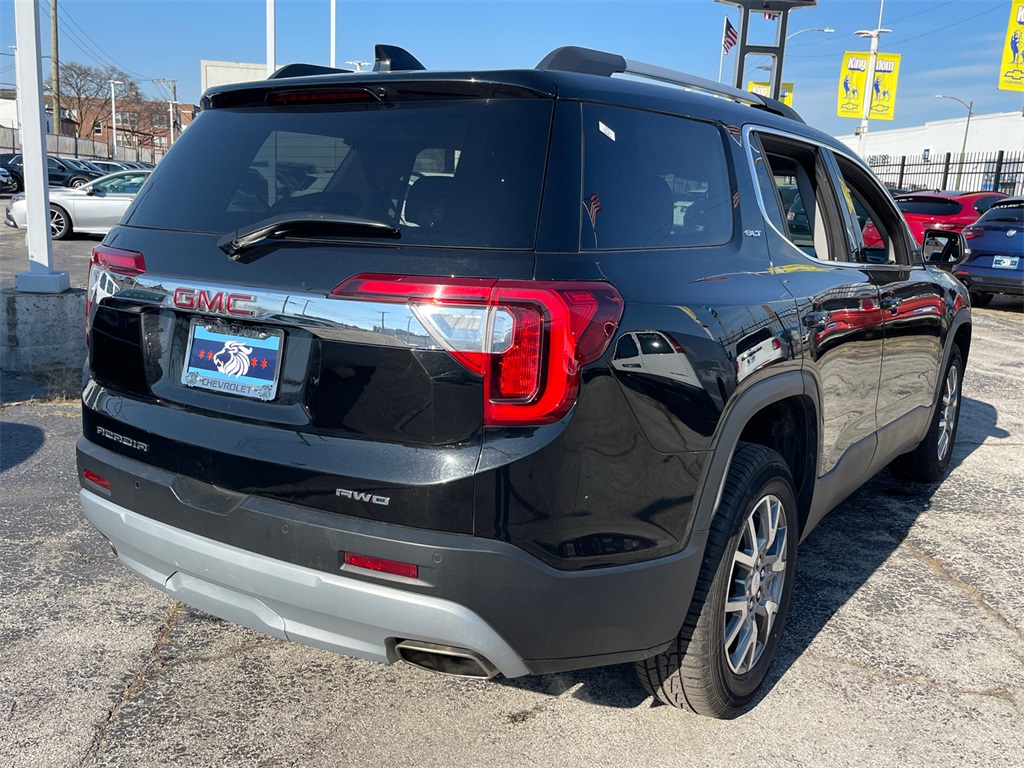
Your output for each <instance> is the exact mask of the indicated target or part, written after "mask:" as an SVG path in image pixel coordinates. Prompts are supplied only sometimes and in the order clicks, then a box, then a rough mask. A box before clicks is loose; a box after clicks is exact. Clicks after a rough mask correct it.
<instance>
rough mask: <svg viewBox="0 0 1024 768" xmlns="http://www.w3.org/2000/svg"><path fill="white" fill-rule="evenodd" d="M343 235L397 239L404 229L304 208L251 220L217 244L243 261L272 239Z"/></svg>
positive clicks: (234, 257)
mask: <svg viewBox="0 0 1024 768" xmlns="http://www.w3.org/2000/svg"><path fill="white" fill-rule="evenodd" d="M339 236H341V237H382V238H393V239H397V238H399V237H401V236H402V232H401V230H399V229H398V228H397V227H393V226H391V225H390V224H388V223H387V222H384V221H374V220H373V219H360V218H357V217H355V216H342V215H339V214H333V213H317V212H314V211H303V212H301V213H283V214H281V215H279V216H272V217H271V218H269V219H263V220H262V221H258V222H256V223H255V224H250V225H249V226H248V227H243V228H242V229H239V230H237V231H235V232H232V233H231V234H228V235H225V236H224V237H222V238H221V239H220V240H218V241H217V247H218V248H220V249H221V250H222V251H224V253H226V254H227V255H228V256H229V257H230V258H231V259H232V260H234V261H241V260H242V254H243V253H244V252H245V251H249V250H252V249H253V248H257V247H259V246H261V245H266V244H267V243H268V242H269V241H271V240H288V239H297V240H318V239H323V238H330V237H339Z"/></svg>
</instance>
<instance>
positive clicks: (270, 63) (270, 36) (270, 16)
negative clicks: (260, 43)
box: [267, 0, 277, 77]
mask: <svg viewBox="0 0 1024 768" xmlns="http://www.w3.org/2000/svg"><path fill="white" fill-rule="evenodd" d="M275 34H276V32H275V30H274V0H267V77H270V76H271V75H272V74H274V70H275V69H277V66H276V65H275V63H274V50H275V48H276V45H275V42H276V38H275Z"/></svg>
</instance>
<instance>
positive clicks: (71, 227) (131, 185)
mask: <svg viewBox="0 0 1024 768" xmlns="http://www.w3.org/2000/svg"><path fill="white" fill-rule="evenodd" d="M151 173H152V171H151V170H149V169H148V168H147V169H137V168H133V169H131V170H122V171H118V172H117V173H111V174H108V175H106V176H102V177H101V178H99V179H95V180H93V181H90V182H87V183H85V184H82V185H81V186H79V187H51V188H50V235H51V236H52V237H53V239H54V240H63V239H64V238H65V237H67V236H68V235H70V234H71V233H72V232H79V233H81V234H87V235H105V234H107V232H109V231H110V230H111V228H112V227H114V225H116V224H117V223H118V222H119V221H120V220H121V216H123V215H124V212H125V211H127V210H128V206H129V205H131V203H132V201H133V200H134V199H135V195H136V194H138V192H139V190H140V189H141V188H142V185H143V184H144V183H145V182H146V179H148V178H149V175H150V174H151ZM27 220H28V210H27V207H26V204H25V193H24V192H20V193H18V194H16V195H14V196H13V197H12V198H11V202H10V203H9V204H8V205H7V211H6V216H5V218H4V223H5V224H6V225H7V226H9V227H15V228H19V229H22V228H24V227H25V225H26V222H27Z"/></svg>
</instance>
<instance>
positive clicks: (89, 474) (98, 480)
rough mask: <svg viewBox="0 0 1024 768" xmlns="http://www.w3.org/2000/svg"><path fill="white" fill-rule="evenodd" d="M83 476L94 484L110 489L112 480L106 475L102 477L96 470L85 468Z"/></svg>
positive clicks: (106, 489)
mask: <svg viewBox="0 0 1024 768" xmlns="http://www.w3.org/2000/svg"><path fill="white" fill-rule="evenodd" d="M82 477H84V478H85V479H86V480H88V481H89V482H90V483H92V484H93V485H97V486H99V487H100V488H102V489H103V490H105V491H109V490H110V481H109V480H107V478H105V477H100V476H99V475H97V474H96V473H95V472H93V471H92V470H90V469H83V470H82Z"/></svg>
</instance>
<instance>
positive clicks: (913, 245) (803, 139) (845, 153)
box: [743, 123, 921, 269]
mask: <svg viewBox="0 0 1024 768" xmlns="http://www.w3.org/2000/svg"><path fill="white" fill-rule="evenodd" d="M752 133H761V134H771V135H773V136H779V137H781V138H784V139H788V140H790V141H796V142H799V143H801V144H806V145H809V146H811V147H814V148H815V149H817V150H819V151H820V150H823V149H824V150H828V151H829V152H831V153H832V154H833V155H836V156H842V157H844V158H846V159H847V160H849V161H850V162H852V163H853V164H854V165H858V166H860V168H861V170H863V171H865V172H866V173H867V174H868V176H870V177H871V178H873V179H874V180H875V182H876V183H877V184H878V186H879V187H881V188H882V189H885V185H884V184H882V182H881V181H880V180H879V178H878V177H877V176H876V175H875V173H874V171H872V170H871V168H870V167H868V165H867V164H866V163H865V162H864V161H863V160H861V159H860V158H859V157H858V156H857V155H855V154H853V152H852V151H851V150H848V149H845V150H844V149H837V148H836V147H833V146H831V145H830V144H826V143H825V142H823V141H820V140H819V139H815V138H812V137H808V136H802V135H800V134H798V133H793V132H792V131H783V130H780V129H778V128H771V127H768V126H765V125H758V124H756V123H747V124H746V125H744V126H743V150H744V152H745V153H746V155H747V166H748V169H749V170H750V178H751V181H752V182H753V184H754V194H755V195H756V196H757V204H758V207H759V208H760V210H761V217H762V218H763V219H764V221H765V225H766V226H768V227H770V228H771V229H772V231H773V232H775V233H776V234H777V235H778V236H779V237H781V238H782V239H783V240H785V241H786V242H787V243H789V244H790V245H791V246H793V248H795V249H796V250H797V252H798V253H800V255H802V256H803V257H804V258H805V259H807V260H808V261H810V262H812V263H814V264H832V265H834V266H841V265H844V264H852V265H854V266H856V267H857V268H858V269H863V268H864V267H871V266H882V265H872V264H863V263H861V262H857V261H846V260H843V261H834V260H831V259H819V258H817V257H816V256H812V255H811V254H809V253H807V251H805V250H804V249H803V248H801V247H800V246H799V245H797V244H796V243H794V242H793V241H792V240H790V239H789V237H788V236H787V235H786V234H785V233H783V232H780V231H779V230H778V228H776V227H775V225H774V224H772V221H771V217H770V216H769V215H768V209H767V206H766V205H765V202H764V197H763V196H762V194H761V185H760V184H758V183H757V161H756V160H755V159H754V152H753V150H754V146H753V141H752V139H751V135H750V134H752ZM886 199H887V203H888V205H889V206H890V208H891V209H892V211H891V212H893V213H896V214H897V215H898V220H899V221H900V222H901V223H902V227H901V229H902V230H903V237H904V240H906V242H907V244H908V247H909V250H910V252H911V254H912V255H913V253H914V252H916V251H919V248H918V247H917V241H916V240H915V239H914V236H913V234H912V233H911V232H910V227H909V226H908V225H907V221H906V219H904V218H903V213H902V212H901V211H900V210H899V208H898V207H897V206H896V204H895V203H894V202H893V201H892V196H891V195H888V194H887V195H886ZM898 266H906V267H908V268H913V267H919V266H921V264H918V263H911V264H906V265H898Z"/></svg>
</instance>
